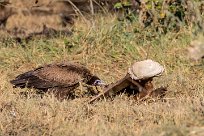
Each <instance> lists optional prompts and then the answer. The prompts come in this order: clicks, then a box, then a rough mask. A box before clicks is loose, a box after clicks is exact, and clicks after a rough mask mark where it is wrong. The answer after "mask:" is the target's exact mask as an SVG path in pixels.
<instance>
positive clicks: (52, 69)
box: [10, 62, 103, 99]
mask: <svg viewBox="0 0 204 136" xmlns="http://www.w3.org/2000/svg"><path fill="white" fill-rule="evenodd" d="M10 82H11V84H13V85H14V87H20V88H25V87H27V88H35V89H38V90H41V91H43V92H53V93H54V94H55V95H56V96H57V97H58V98H63V99H64V98H67V97H68V95H69V93H70V92H71V91H73V90H74V89H76V88H77V87H78V86H79V85H80V83H85V84H87V85H93V86H100V85H103V82H102V81H101V80H100V79H99V78H98V77H97V76H95V75H93V74H92V73H91V72H90V70H89V69H87V68H86V67H85V66H83V65H81V64H78V63H72V62H66V63H55V64H48V65H45V66H42V67H38V68H36V69H34V70H31V71H28V72H25V73H23V74H20V75H18V76H17V77H16V78H15V79H14V80H11V81H10Z"/></svg>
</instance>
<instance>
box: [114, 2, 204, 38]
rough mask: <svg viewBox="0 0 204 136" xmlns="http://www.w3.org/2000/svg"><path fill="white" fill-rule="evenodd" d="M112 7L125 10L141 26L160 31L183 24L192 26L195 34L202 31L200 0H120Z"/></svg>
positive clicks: (177, 28)
mask: <svg viewBox="0 0 204 136" xmlns="http://www.w3.org/2000/svg"><path fill="white" fill-rule="evenodd" d="M114 8H115V9H117V10H123V11H125V12H124V13H125V15H124V17H125V18H127V19H129V20H130V21H134V20H139V22H140V24H141V25H142V26H144V27H149V26H153V27H154V28H155V29H156V30H157V31H159V32H161V33H166V32H167V31H179V29H180V28H181V27H183V26H188V27H192V28H193V29H194V33H195V34H196V35H197V34H198V33H200V32H203V15H204V1H202V0H121V1H120V2H117V3H116V4H115V5H114Z"/></svg>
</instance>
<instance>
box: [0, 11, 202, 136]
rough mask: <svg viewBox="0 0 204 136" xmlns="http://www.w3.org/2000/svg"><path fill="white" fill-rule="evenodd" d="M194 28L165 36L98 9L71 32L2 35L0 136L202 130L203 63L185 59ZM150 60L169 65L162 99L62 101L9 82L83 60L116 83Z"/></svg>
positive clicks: (105, 135) (191, 132) (188, 132)
mask: <svg viewBox="0 0 204 136" xmlns="http://www.w3.org/2000/svg"><path fill="white" fill-rule="evenodd" d="M192 31H193V30H192V28H191V27H187V26H183V27H182V28H181V29H180V30H179V31H178V32H173V31H172V32H167V33H166V34H160V33H158V32H156V31H155V30H154V29H152V28H151V27H149V28H146V29H144V28H142V27H141V26H140V25H139V23H138V21H134V22H132V23H130V22H129V21H121V22H120V21H117V18H116V16H115V15H113V14H108V15H106V16H103V15H100V14H99V15H95V16H94V17H93V18H92V19H90V20H89V21H84V20H81V19H80V18H79V19H77V20H76V22H75V25H74V34H73V35H72V36H70V37H64V36H58V37H56V38H50V39H43V38H42V39H35V38H34V39H33V40H31V41H29V42H28V43H24V42H23V43H16V42H15V41H13V40H6V41H2V42H1V43H0V44H1V45H0V135H26V136H28V135H103V136H110V135H111V136H112V135H147V136H151V135H161V136H163V135H164V136H166V135H167V136H168V135H178V136H180V135H184V136H186V135H192V136H193V135H204V99H203V98H204V76H203V75H204V63H203V61H198V62H192V61H191V60H190V59H189V58H188V57H187V51H186V48H187V47H188V46H189V44H190V42H191V41H192V40H193V39H194V38H196V37H195V36H194V35H193V33H192ZM147 58H149V59H153V60H155V61H158V62H159V63H160V64H162V65H163V66H164V67H165V70H166V71H165V73H164V74H163V76H161V77H159V78H155V86H156V87H160V86H168V93H167V95H166V96H165V98H164V99H165V100H164V101H161V100H149V101H145V102H140V103H139V102H136V101H135V100H134V99H132V98H131V97H127V96H125V95H120V96H117V97H116V98H114V99H113V100H108V99H107V100H100V101H97V102H95V103H94V104H87V101H88V100H89V99H90V98H77V99H74V100H64V101H62V102H61V101H58V100H57V99H56V98H55V97H53V96H51V95H45V96H43V98H41V97H40V96H38V95H35V94H33V93H31V94H30V95H29V97H22V96H20V93H19V92H20V91H22V89H19V88H13V87H12V85H11V84H10V83H9V80H11V79H13V78H14V77H15V76H16V75H18V74H20V73H22V72H25V71H27V70H30V69H32V68H35V67H38V66H40V65H43V64H47V63H51V62H56V61H63V60H67V61H68V60H71V61H76V62H81V63H83V64H85V65H86V66H87V67H88V68H90V69H91V71H92V72H93V73H95V74H97V75H98V76H99V77H101V78H102V79H103V80H104V81H105V82H107V83H111V82H114V81H116V80H117V79H119V78H121V77H123V76H124V75H125V74H126V72H127V68H128V66H130V65H131V64H132V63H133V62H134V61H135V60H136V61H139V60H144V59H147ZM23 90H24V91H27V90H28V89H23ZM29 91H31V92H32V90H29ZM33 91H34V90H33Z"/></svg>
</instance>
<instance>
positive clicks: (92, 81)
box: [87, 76, 106, 86]
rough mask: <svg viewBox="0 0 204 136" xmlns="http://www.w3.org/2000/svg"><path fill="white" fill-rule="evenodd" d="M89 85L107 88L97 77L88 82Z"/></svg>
mask: <svg viewBox="0 0 204 136" xmlns="http://www.w3.org/2000/svg"><path fill="white" fill-rule="evenodd" d="M87 84H88V85H94V86H105V85H106V84H105V82H104V81H103V80H101V79H100V78H99V77H97V76H92V77H91V79H90V80H89V81H88V82H87Z"/></svg>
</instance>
